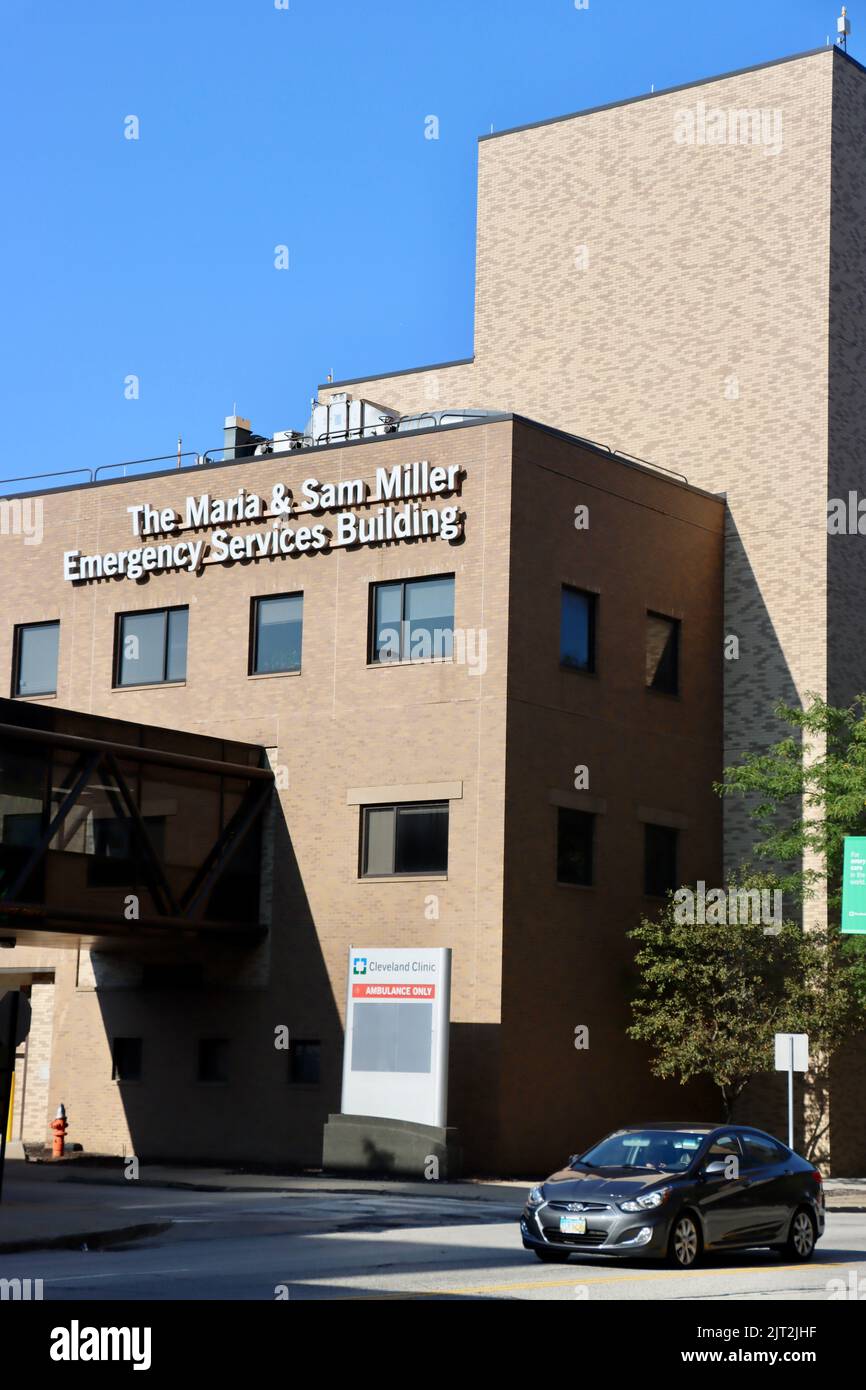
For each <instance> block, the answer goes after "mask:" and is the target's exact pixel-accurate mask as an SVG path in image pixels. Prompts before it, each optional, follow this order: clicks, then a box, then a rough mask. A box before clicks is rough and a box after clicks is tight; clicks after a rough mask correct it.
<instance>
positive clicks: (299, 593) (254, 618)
mask: <svg viewBox="0 0 866 1390" xmlns="http://www.w3.org/2000/svg"><path fill="white" fill-rule="evenodd" d="M280 598H299V599H300V600H301V660H300V662H299V663H298V665H297V666H291V667H289V668H287V669H283V670H280V671H257V670H256V663H257V661H258V655H259V623H258V613H259V606H260V605H261V604H262V603H267V602H268V600H269V599H280ZM304 607H305V605H304V590H303V589H293V590H291V591H290V592H289V593H279V594H253V595H251V597H250V640H249V646H248V649H247V675H248V676H299V675H300V674H301V670H302V667H303V664H304Z"/></svg>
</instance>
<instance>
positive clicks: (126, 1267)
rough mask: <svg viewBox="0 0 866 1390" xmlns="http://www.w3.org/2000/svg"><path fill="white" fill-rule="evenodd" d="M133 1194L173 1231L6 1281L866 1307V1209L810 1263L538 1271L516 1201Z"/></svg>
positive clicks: (62, 1292) (59, 1259) (841, 1218)
mask: <svg viewBox="0 0 866 1390" xmlns="http://www.w3.org/2000/svg"><path fill="white" fill-rule="evenodd" d="M113 1195H114V1196H115V1198H116V1196H117V1193H116V1190H115V1192H114V1194H113ZM126 1195H128V1200H124V1201H122V1202H115V1203H114V1205H115V1209H116V1210H117V1211H118V1212H122V1215H123V1217H124V1219H126V1218H128V1221H129V1224H134V1223H138V1222H145V1221H147V1222H150V1221H171V1222H172V1226H171V1229H170V1230H168V1231H166V1232H165V1233H163V1234H162V1235H159V1236H156V1237H153V1238H151V1239H147V1240H143V1241H137V1242H135V1243H134V1244H130V1245H128V1246H126V1247H117V1246H115V1247H114V1248H110V1249H106V1250H96V1251H87V1250H48V1251H37V1252H35V1253H29V1254H14V1255H2V1256H0V1277H2V1278H7V1279H12V1278H16V1277H17V1278H22V1279H42V1280H43V1281H44V1297H45V1299H46V1300H61V1301H62V1300H67V1299H75V1300H79V1299H93V1300H99V1301H103V1300H115V1299H168V1300H176V1299H253V1300H261V1299H267V1300H273V1299H274V1298H275V1297H278V1296H281V1297H286V1296H288V1298H289V1299H290V1300H299V1299H338V1298H342V1299H381V1298H407V1297H408V1298H446V1299H449V1298H453V1299H462V1298H493V1299H509V1298H516V1299H571V1300H593V1299H604V1300H607V1299H614V1300H616V1299H638V1300H656V1299H663V1300H688V1301H704V1300H712V1299H722V1300H726V1301H727V1300H737V1299H762V1300H767V1301H780V1300H814V1299H817V1300H827V1299H830V1298H831V1297H832V1296H833V1295H835V1296H836V1297H837V1298H838V1297H839V1296H840V1295H844V1296H845V1298H846V1300H851V1299H852V1297H857V1298H859V1299H862V1300H866V1213H855V1212H850V1213H847V1212H846V1213H843V1212H837V1213H831V1214H830V1215H829V1217H828V1222H827V1232H826V1234H825V1236H824V1239H823V1240H822V1241H821V1242H820V1244H819V1246H818V1251H817V1253H816V1256H815V1258H814V1260H813V1261H812V1262H811V1263H810V1264H808V1265H806V1266H803V1265H793V1266H792V1265H789V1264H787V1263H785V1262H784V1261H782V1260H781V1259H780V1258H779V1257H778V1256H774V1255H772V1254H770V1253H768V1252H765V1251H755V1252H749V1253H747V1254H745V1255H742V1254H741V1255H735V1254H729V1255H726V1256H724V1257H720V1256H716V1257H708V1259H707V1261H706V1263H705V1264H704V1265H703V1266H702V1267H700V1268H698V1269H697V1270H695V1271H691V1272H688V1273H683V1272H679V1271H670V1270H667V1269H665V1268H664V1267H663V1266H659V1265H656V1264H653V1263H649V1262H640V1261H637V1260H634V1261H629V1262H628V1263H627V1264H626V1263H621V1262H613V1261H609V1260H604V1259H602V1258H600V1257H595V1258H592V1257H589V1258H587V1257H581V1258H579V1257H577V1256H572V1258H571V1260H570V1262H569V1263H568V1264H567V1265H562V1266H550V1265H546V1266H545V1265H541V1264H540V1263H539V1262H538V1261H537V1260H536V1259H535V1257H534V1256H533V1255H530V1254H528V1253H527V1252H526V1251H524V1250H523V1249H522V1247H521V1245H520V1241H519V1236H518V1231H517V1224H516V1219H515V1216H516V1211H517V1210H518V1208H519V1200H518V1199H519V1196H520V1195H521V1194H518V1193H516V1194H515V1203H514V1205H504V1204H503V1205H500V1204H499V1203H494V1202H491V1201H478V1200H472V1199H469V1198H467V1199H463V1198H450V1197H448V1198H446V1197H444V1196H443V1197H437V1196H435V1195H432V1194H431V1195H429V1196H423V1197H414V1196H406V1195H402V1194H396V1193H395V1194H386V1195H380V1194H369V1193H363V1194H352V1193H345V1194H343V1193H341V1194H340V1195H331V1194H327V1193H321V1194H315V1195H313V1194H309V1193H303V1194H301V1193H298V1194H279V1195H275V1194H274V1193H265V1192H263V1193H250V1192H245V1193H239V1192H228V1193H216V1192H210V1193H207V1194H203V1193H197V1192H179V1191H164V1190H158V1189H144V1188H141V1189H138V1190H137V1191H130V1192H129V1193H128V1194H125V1196H126Z"/></svg>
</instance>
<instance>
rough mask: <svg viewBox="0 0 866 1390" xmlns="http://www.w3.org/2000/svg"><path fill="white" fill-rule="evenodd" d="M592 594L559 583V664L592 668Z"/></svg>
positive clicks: (593, 653)
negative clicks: (560, 600) (561, 585)
mask: <svg viewBox="0 0 866 1390" xmlns="http://www.w3.org/2000/svg"><path fill="white" fill-rule="evenodd" d="M595 607H596V596H595V594H586V593H584V592H583V590H582V589H569V588H568V586H567V585H563V587H562V609H561V615H560V625H559V664H560V665H561V666H565V667H567V668H568V669H569V670H571V671H594V670H595Z"/></svg>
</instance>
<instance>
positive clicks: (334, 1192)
mask: <svg viewBox="0 0 866 1390" xmlns="http://www.w3.org/2000/svg"><path fill="white" fill-rule="evenodd" d="M63 1181H64V1182H69V1183H78V1184H80V1185H81V1186H82V1187H87V1186H99V1187H102V1186H104V1185H105V1181H106V1180H105V1179H104V1178H96V1177H93V1178H84V1177H81V1178H80V1177H77V1176H76V1177H74V1178H73V1177H68V1178H64V1179H63ZM135 1181H136V1185H137V1186H138V1187H149V1188H164V1189H168V1190H169V1191H181V1192H229V1193H231V1192H238V1193H255V1192H267V1193H271V1194H274V1195H279V1194H280V1193H291V1194H292V1195H293V1196H309V1197H315V1196H318V1195H322V1196H331V1197H336V1196H340V1195H345V1196H351V1197H387V1196H393V1195H394V1191H395V1187H396V1186H397V1185H398V1184H397V1183H395V1184H394V1185H393V1186H391V1185H386V1186H384V1187H353V1186H351V1180H350V1181H349V1182H348V1183H337V1184H336V1185H335V1186H333V1187H330V1186H329V1187H316V1188H309V1187H290V1186H287V1185H286V1184H285V1183H284V1184H281V1185H280V1186H279V1187H263V1186H261V1185H257V1186H255V1187H245V1186H241V1185H239V1184H236V1183H232V1184H231V1186H229V1187H224V1186H222V1185H220V1184H218V1183H196V1182H180V1181H178V1180H175V1179H170V1178H152V1179H150V1180H149V1181H148V1179H147V1178H143V1177H142V1178H136V1180H135ZM398 1181H399V1182H400V1184H401V1185H402V1181H404V1180H398ZM527 1186H529V1184H527ZM517 1190H518V1191H523V1190H524V1189H523V1186H522V1185H521V1186H520V1187H519V1188H518V1189H517ZM397 1195H398V1196H402V1197H412V1196H418V1197H425V1198H430V1199H433V1200H435V1199H436V1198H437V1197H438V1196H440V1193H439V1192H437V1190H436V1184H435V1183H424V1185H423V1186H422V1185H421V1184H420V1183H419V1184H418V1187H417V1190H415V1191H412V1192H399V1193H397ZM445 1195H447V1196H450V1197H452V1198H453V1199H454V1200H455V1201H458V1200H461V1201H470V1202H489V1203H491V1204H493V1205H499V1206H503V1205H505V1202H504V1201H503V1199H502V1198H501V1197H499V1196H496V1197H494V1196H490V1197H487V1196H482V1195H480V1194H479V1195H477V1196H476V1195H475V1194H474V1193H470V1192H460V1193H457V1192H454V1193H448V1194H445ZM0 1248H2V1247H0Z"/></svg>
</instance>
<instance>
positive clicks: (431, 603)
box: [369, 574, 454, 663]
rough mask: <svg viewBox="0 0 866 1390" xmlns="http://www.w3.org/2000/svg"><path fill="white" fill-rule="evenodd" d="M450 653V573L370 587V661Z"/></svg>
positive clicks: (441, 656)
mask: <svg viewBox="0 0 866 1390" xmlns="http://www.w3.org/2000/svg"><path fill="white" fill-rule="evenodd" d="M453 652H454V576H453V574H451V575H444V576H440V577H439V578H437V579H405V580H398V581H397V582H396V583H393V584H373V585H372V586H371V606H370V652H369V660H370V662H371V663H376V662H382V663H385V662H399V661H432V660H434V659H439V660H450V659H451V657H452V655H453Z"/></svg>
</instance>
